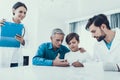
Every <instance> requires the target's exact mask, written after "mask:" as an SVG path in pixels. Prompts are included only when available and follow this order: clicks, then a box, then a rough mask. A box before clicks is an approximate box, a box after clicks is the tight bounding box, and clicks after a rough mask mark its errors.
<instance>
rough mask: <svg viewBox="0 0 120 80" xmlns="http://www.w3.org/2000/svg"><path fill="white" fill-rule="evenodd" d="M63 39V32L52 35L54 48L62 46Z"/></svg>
mask: <svg viewBox="0 0 120 80" xmlns="http://www.w3.org/2000/svg"><path fill="white" fill-rule="evenodd" d="M63 39H64V35H63V34H55V35H54V36H51V42H52V44H53V48H54V50H56V49H57V48H60V46H61V44H62V42H63Z"/></svg>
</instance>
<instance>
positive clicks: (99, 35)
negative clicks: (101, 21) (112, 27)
mask: <svg viewBox="0 0 120 80" xmlns="http://www.w3.org/2000/svg"><path fill="white" fill-rule="evenodd" d="M102 27H103V26H102V25H101V26H100V27H97V26H95V25H94V24H92V25H91V26H90V27H89V31H90V32H91V33H92V37H94V38H96V39H97V41H102V40H103V39H104V38H105V37H106V34H105V32H104V31H103V29H102Z"/></svg>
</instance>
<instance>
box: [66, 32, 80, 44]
mask: <svg viewBox="0 0 120 80" xmlns="http://www.w3.org/2000/svg"><path fill="white" fill-rule="evenodd" d="M73 38H75V39H76V40H77V41H78V42H79V35H78V34H77V33H69V34H68V35H67V36H66V43H67V44H69V42H70V41H71V40H72V39H73Z"/></svg>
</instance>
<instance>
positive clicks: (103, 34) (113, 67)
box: [86, 14, 120, 71]
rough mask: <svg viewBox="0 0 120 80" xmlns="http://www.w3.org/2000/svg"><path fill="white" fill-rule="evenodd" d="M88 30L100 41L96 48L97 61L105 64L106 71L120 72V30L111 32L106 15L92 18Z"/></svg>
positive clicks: (95, 56)
mask: <svg viewBox="0 0 120 80" xmlns="http://www.w3.org/2000/svg"><path fill="white" fill-rule="evenodd" d="M86 29H87V30H89V31H90V32H91V33H92V36H93V37H94V38H96V40H97V41H98V42H97V43H96V44H95V47H94V58H95V60H96V61H98V62H100V61H101V62H103V68H104V70H109V71H120V53H119V50H120V30H119V29H114V30H111V28H110V26H109V21H108V19H107V17H106V15H104V14H99V15H97V16H94V17H92V18H90V19H89V20H88V23H87V25H86Z"/></svg>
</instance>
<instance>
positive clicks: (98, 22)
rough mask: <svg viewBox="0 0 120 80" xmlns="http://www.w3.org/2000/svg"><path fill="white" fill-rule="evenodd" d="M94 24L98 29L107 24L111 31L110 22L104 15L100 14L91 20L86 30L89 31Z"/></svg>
mask: <svg viewBox="0 0 120 80" xmlns="http://www.w3.org/2000/svg"><path fill="white" fill-rule="evenodd" d="M92 24H94V25H95V26H96V27H100V26H101V25H102V24H105V25H106V26H107V28H108V29H111V28H110V26H109V21H108V19H107V16H106V15H104V14H99V15H96V16H94V17H92V18H90V19H89V20H88V23H87V25H86V30H88V29H89V27H90V26H91V25H92Z"/></svg>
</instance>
